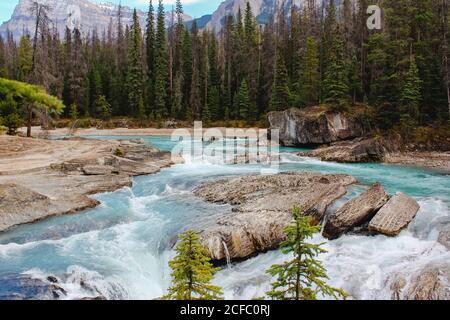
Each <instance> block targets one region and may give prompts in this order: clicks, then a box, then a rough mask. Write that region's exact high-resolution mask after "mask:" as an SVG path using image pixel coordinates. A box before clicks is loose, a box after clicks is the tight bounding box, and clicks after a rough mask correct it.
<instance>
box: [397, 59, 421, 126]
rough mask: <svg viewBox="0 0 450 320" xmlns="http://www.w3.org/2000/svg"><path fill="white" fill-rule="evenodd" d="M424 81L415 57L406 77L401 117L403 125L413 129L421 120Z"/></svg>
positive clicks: (401, 100) (401, 98) (401, 103)
mask: <svg viewBox="0 0 450 320" xmlns="http://www.w3.org/2000/svg"><path fill="white" fill-rule="evenodd" d="M421 86H422V81H421V80H420V78H419V70H418V68H417V65H416V61H415V59H414V57H411V64H410V67H409V71H408V73H407V74H406V76H405V80H404V85H403V89H402V92H401V97H400V113H401V115H400V117H401V122H402V125H403V126H405V127H412V126H414V125H417V122H418V119H419V105H420V100H421Z"/></svg>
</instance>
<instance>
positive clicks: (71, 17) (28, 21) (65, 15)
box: [0, 0, 192, 39]
mask: <svg viewBox="0 0 450 320" xmlns="http://www.w3.org/2000/svg"><path fill="white" fill-rule="evenodd" d="M34 1H35V0H20V1H19V3H18V4H17V6H16V8H15V10H14V13H13V15H12V17H11V19H10V20H9V21H7V22H5V23H3V24H2V25H1V26H0V34H1V35H4V34H5V33H6V31H7V30H9V31H11V32H12V34H13V35H14V37H15V38H16V39H17V37H20V36H21V35H22V34H23V32H24V31H25V32H27V31H28V32H30V31H32V30H33V25H34V18H33V17H32V15H31V13H30V8H31V6H32V3H33V2H34ZM39 3H42V4H46V5H48V6H50V8H51V12H50V19H51V21H52V23H53V24H54V26H55V27H57V29H58V31H59V33H60V36H63V35H64V31H65V28H66V26H67V27H69V28H74V27H78V28H80V29H81V30H82V31H83V33H87V32H89V31H92V30H94V29H97V31H98V32H99V33H102V32H103V31H104V30H107V28H108V26H109V24H110V22H111V21H113V23H114V22H115V21H116V18H117V14H118V10H119V6H118V5H116V4H113V3H104V4H97V3H93V2H91V1H89V0H39ZM122 15H123V23H124V24H128V25H129V24H131V20H132V15H133V9H132V8H129V7H122ZM138 15H139V18H140V22H141V26H142V27H145V25H146V18H147V14H146V13H145V12H142V11H138ZM171 19H172V13H171V12H168V13H167V14H166V24H167V25H170V23H171ZM184 20H185V21H190V20H192V18H191V17H190V16H188V15H185V16H184Z"/></svg>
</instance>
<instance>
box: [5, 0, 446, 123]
mask: <svg viewBox="0 0 450 320" xmlns="http://www.w3.org/2000/svg"><path fill="white" fill-rule="evenodd" d="M149 2H150V3H149V10H148V17H147V20H146V25H145V26H141V25H140V21H139V18H138V14H137V11H136V10H135V11H134V14H133V20H132V23H131V25H125V24H124V23H123V13H122V12H123V10H122V9H121V7H119V10H118V14H117V17H114V18H112V19H111V21H110V24H109V27H108V28H107V30H93V31H92V32H90V33H89V34H83V33H82V32H81V30H79V29H76V28H75V29H74V30H69V29H67V30H66V31H65V36H64V38H63V39H60V37H59V32H58V30H56V29H55V28H54V27H52V25H51V21H50V19H48V16H49V12H50V10H51V8H49V7H46V6H42V7H39V8H35V10H34V11H33V12H34V16H35V18H36V30H33V33H32V34H30V33H28V34H25V35H23V36H22V37H21V39H20V41H19V42H18V43H16V41H14V39H13V36H12V34H11V33H8V35H7V37H6V39H3V38H0V77H7V78H10V79H15V80H19V81H25V82H29V83H33V84H38V85H41V86H43V87H45V88H46V89H47V91H48V92H49V93H51V94H52V95H55V96H57V97H59V98H61V99H62V100H63V102H64V104H65V105H66V106H68V108H66V110H65V113H64V116H66V117H69V116H71V117H73V118H76V117H78V116H91V117H98V118H104V119H108V118H110V117H112V116H129V117H135V118H138V119H152V120H156V121H163V120H166V119H179V120H203V121H204V122H211V121H223V120H225V121H227V120H242V121H245V122H247V123H249V124H254V123H256V122H257V121H259V120H260V119H263V118H264V117H265V115H266V114H267V112H269V111H279V110H285V109H287V108H290V107H300V108H302V107H308V106H315V105H319V104H323V105H327V106H329V107H330V108H332V109H335V110H343V111H349V110H350V112H351V107H352V106H355V105H356V106H371V109H370V110H372V111H371V112H370V117H369V116H368V119H369V121H371V125H374V126H377V127H380V128H383V129H389V128H391V127H393V126H395V125H397V124H398V123H401V124H402V125H404V126H407V127H411V126H418V125H433V124H438V125H439V124H442V123H444V122H446V121H448V119H449V116H450V91H449V90H450V89H449V79H450V71H449V60H448V55H449V50H450V49H449V48H450V46H449V43H448V41H449V40H448V36H449V30H450V25H449V3H448V0H439V1H432V0H380V1H378V3H379V5H380V7H381V8H382V9H383V26H382V29H381V30H369V29H368V28H367V26H366V21H367V18H368V15H367V13H366V10H367V7H368V6H369V4H371V3H369V1H367V0H342V1H341V2H340V5H339V6H336V4H335V2H334V1H328V3H326V2H322V1H315V0H309V1H307V2H306V3H305V5H304V6H303V7H302V8H297V7H295V6H293V7H292V8H291V9H290V10H286V9H285V8H283V9H279V10H278V11H277V12H274V13H273V15H272V16H271V17H268V18H267V22H266V24H265V25H260V24H259V23H257V21H256V18H255V16H254V14H253V12H252V8H251V6H250V4H248V3H247V5H246V7H245V8H242V11H241V10H239V12H238V13H237V15H236V16H227V17H226V19H225V21H224V27H223V29H222V30H220V32H216V31H218V30H199V28H198V26H197V23H196V21H193V22H192V25H191V26H190V27H187V25H186V24H185V22H184V21H183V18H182V16H183V7H182V4H181V2H180V0H178V1H177V2H176V8H175V12H174V14H173V15H172V19H171V20H172V22H171V23H170V25H169V26H168V27H167V26H166V24H165V16H166V13H165V10H164V6H163V3H162V1H161V0H160V1H159V3H158V4H157V7H156V8H155V7H154V5H153V3H152V1H151V0H150V1H149ZM323 3H326V4H323ZM368 115H369V113H368Z"/></svg>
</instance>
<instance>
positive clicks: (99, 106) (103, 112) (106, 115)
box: [93, 95, 111, 120]
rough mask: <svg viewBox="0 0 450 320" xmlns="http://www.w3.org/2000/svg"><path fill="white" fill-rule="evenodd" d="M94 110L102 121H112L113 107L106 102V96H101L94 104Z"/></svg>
mask: <svg viewBox="0 0 450 320" xmlns="http://www.w3.org/2000/svg"><path fill="white" fill-rule="evenodd" d="M93 110H94V112H95V113H96V114H97V115H98V116H99V118H100V119H102V120H110V119H111V105H110V104H109V103H108V101H106V98H105V96H104V95H99V96H98V97H97V99H95V101H94V103H93Z"/></svg>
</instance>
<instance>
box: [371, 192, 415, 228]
mask: <svg viewBox="0 0 450 320" xmlns="http://www.w3.org/2000/svg"><path fill="white" fill-rule="evenodd" d="M419 209H420V206H419V204H418V203H417V201H416V200H414V199H412V198H410V197H408V196H406V195H404V194H403V193H401V192H399V193H397V194H396V195H395V196H393V197H392V198H391V199H390V200H389V201H388V203H386V205H385V206H383V207H382V208H381V210H380V211H379V212H378V213H377V214H376V215H375V217H374V218H373V219H372V220H371V221H370V223H369V231H371V232H376V233H382V234H385V235H388V236H396V235H398V234H399V233H400V232H401V231H402V230H403V229H405V228H406V227H407V226H408V225H409V223H410V222H411V221H412V220H413V219H414V217H415V216H416V214H417V212H418V211H419Z"/></svg>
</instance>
